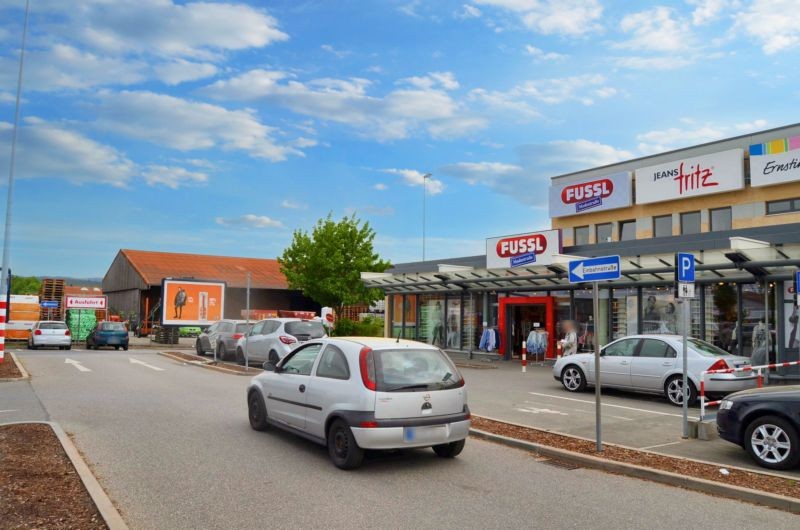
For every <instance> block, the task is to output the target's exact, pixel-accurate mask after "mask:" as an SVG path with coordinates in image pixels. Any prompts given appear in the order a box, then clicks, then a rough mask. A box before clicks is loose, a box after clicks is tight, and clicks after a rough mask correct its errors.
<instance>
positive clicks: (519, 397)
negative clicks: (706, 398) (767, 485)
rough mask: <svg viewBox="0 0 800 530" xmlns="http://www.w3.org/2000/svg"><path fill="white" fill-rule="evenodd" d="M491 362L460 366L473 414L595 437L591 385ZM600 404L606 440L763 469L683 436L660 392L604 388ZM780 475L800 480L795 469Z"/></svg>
mask: <svg viewBox="0 0 800 530" xmlns="http://www.w3.org/2000/svg"><path fill="white" fill-rule="evenodd" d="M493 366H497V369H493V370H492V369H471V368H462V369H461V371H462V374H463V375H464V378H465V379H466V381H467V384H468V389H469V404H470V409H471V410H472V412H473V413H475V414H478V415H483V416H488V417H492V418H496V419H500V420H506V421H511V422H515V423H520V424H524V425H530V426H532V427H537V428H540V429H547V430H552V431H558V432H561V433H565V434H572V435H575V436H581V437H584V438H590V439H592V440H594V437H595V423H594V421H595V420H594V418H595V400H594V390H593V389H589V390H588V391H586V392H579V393H572V392H567V391H566V390H565V389H564V387H563V386H562V385H561V383H559V382H558V381H556V380H555V379H553V375H552V368H551V367H550V366H539V365H538V364H534V365H533V366H531V365H529V366H528V368H527V373H524V374H523V373H522V370H521V368H520V365H519V363H518V362H515V363H506V362H501V363H495V364H493ZM601 403H602V415H603V416H602V421H603V433H602V436H603V440H604V441H605V442H610V443H616V444H621V445H625V446H628V447H634V448H638V449H647V450H650V451H654V452H658V453H663V454H668V455H673V456H682V457H687V458H697V459H701V460H707V461H710V462H715V463H719V464H720V466H738V467H744V468H749V469H755V470H759V471H764V469H763V468H761V467H759V466H757V465H756V464H754V463H753V461H752V460H751V459H750V457H749V456H748V455H747V454H746V453H745V451H744V450H743V449H741V448H739V447H738V446H736V445H733V444H731V443H728V442H726V441H724V440H720V439H715V440H713V441H703V440H684V439H682V438H681V435H682V433H683V429H682V416H681V409H680V408H678V407H674V406H672V405H670V404H669V403H667V401H666V399H665V398H664V397H663V396H651V395H646V394H636V393H631V392H622V391H618V390H612V389H608V390H604V391H603V397H602V401H601ZM698 415H699V408H698V407H693V408H691V409H690V410H689V417H690V418H692V417H694V418H697V416H698ZM781 474H784V475H786V476H789V477H791V478H793V479H795V480H796V479H800V471H798V470H795V471H784V472H781Z"/></svg>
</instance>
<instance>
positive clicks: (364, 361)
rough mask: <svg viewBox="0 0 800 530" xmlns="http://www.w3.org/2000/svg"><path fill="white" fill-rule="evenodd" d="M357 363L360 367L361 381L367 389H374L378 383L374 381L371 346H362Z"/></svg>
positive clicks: (373, 361)
mask: <svg viewBox="0 0 800 530" xmlns="http://www.w3.org/2000/svg"><path fill="white" fill-rule="evenodd" d="M358 365H359V367H360V368H361V381H363V382H364V386H365V387H366V388H367V389H368V390H376V389H377V388H378V385H377V384H376V383H375V359H374V355H373V353H372V348H370V347H369V346H364V347H363V348H361V353H359V354H358Z"/></svg>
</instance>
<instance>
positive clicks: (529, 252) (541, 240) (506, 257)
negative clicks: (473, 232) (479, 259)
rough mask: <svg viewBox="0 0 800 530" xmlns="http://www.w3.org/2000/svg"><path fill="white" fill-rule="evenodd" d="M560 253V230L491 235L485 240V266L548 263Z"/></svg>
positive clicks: (520, 265) (517, 265)
mask: <svg viewBox="0 0 800 530" xmlns="http://www.w3.org/2000/svg"><path fill="white" fill-rule="evenodd" d="M560 253H561V230H546V231H544V232H535V233H530V234H518V235H514V236H503V237H492V238H489V239H487V240H486V268H487V269H505V268H509V267H522V266H524V265H531V266H532V265H549V264H550V263H552V262H553V258H554V256H555V255H556V254H560Z"/></svg>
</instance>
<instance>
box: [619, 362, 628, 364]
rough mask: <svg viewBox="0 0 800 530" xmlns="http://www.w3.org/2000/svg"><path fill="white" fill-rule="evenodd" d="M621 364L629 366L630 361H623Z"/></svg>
mask: <svg viewBox="0 0 800 530" xmlns="http://www.w3.org/2000/svg"><path fill="white" fill-rule="evenodd" d="M619 364H621V365H626V364H628V361H621V362H620V363H619Z"/></svg>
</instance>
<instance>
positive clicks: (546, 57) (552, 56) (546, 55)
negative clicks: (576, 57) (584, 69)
mask: <svg viewBox="0 0 800 530" xmlns="http://www.w3.org/2000/svg"><path fill="white" fill-rule="evenodd" d="M525 53H526V54H527V55H530V56H531V57H533V58H535V59H539V60H543V61H560V60H562V59H566V58H567V57H568V56H567V55H563V54H561V53H556V52H546V51H544V50H542V49H541V48H537V47H536V46H532V45H530V44H527V45H526V46H525Z"/></svg>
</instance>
